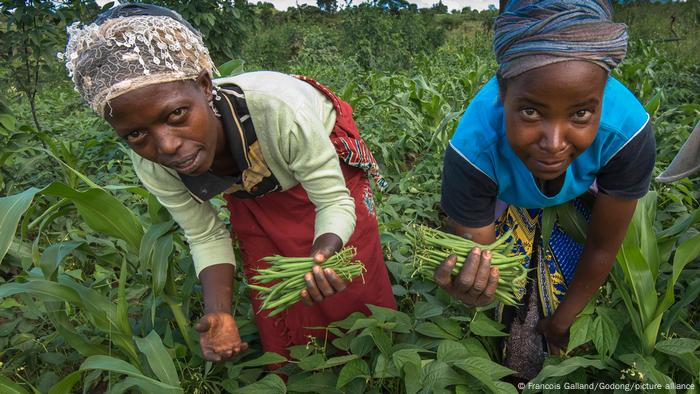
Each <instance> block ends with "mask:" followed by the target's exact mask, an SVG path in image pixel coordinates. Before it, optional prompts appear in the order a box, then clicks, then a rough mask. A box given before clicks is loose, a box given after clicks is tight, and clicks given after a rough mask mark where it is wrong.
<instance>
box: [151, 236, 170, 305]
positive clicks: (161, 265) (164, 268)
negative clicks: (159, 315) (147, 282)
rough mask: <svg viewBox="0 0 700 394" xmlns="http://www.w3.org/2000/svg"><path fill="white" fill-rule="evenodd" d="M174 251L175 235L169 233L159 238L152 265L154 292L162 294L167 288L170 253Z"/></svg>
mask: <svg viewBox="0 0 700 394" xmlns="http://www.w3.org/2000/svg"><path fill="white" fill-rule="evenodd" d="M172 252H173V235H172V234H167V235H164V236H162V237H160V238H158V242H156V246H155V250H154V251H153V260H152V265H151V275H152V278H153V292H154V294H155V295H156V296H158V295H160V294H161V293H162V292H163V289H164V288H165V282H166V281H167V279H168V270H169V268H170V254H171V253H172Z"/></svg>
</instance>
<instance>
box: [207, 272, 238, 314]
mask: <svg viewBox="0 0 700 394" xmlns="http://www.w3.org/2000/svg"><path fill="white" fill-rule="evenodd" d="M233 272H234V267H233V265H231V264H217V265H212V266H209V267H207V268H205V269H204V270H202V272H200V274H199V279H200V280H201V282H202V293H203V294H204V313H205V314H206V313H219V312H225V313H229V314H230V313H231V304H232V303H231V298H232V293H233V288H232V287H233Z"/></svg>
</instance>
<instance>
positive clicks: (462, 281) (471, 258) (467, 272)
mask: <svg viewBox="0 0 700 394" xmlns="http://www.w3.org/2000/svg"><path fill="white" fill-rule="evenodd" d="M480 263H481V249H479V248H474V249H472V251H471V252H469V255H468V256H467V259H466V260H465V261H464V265H463V266H462V269H461V270H460V271H459V274H458V275H457V278H455V281H454V290H455V291H456V292H458V293H469V295H470V296H472V297H473V296H474V295H475V294H474V293H472V292H470V290H471V289H472V286H474V282H475V281H476V275H477V272H478V271H479V265H480ZM484 285H485V283H484ZM484 287H485V286H484ZM481 290H483V288H482V289H481ZM479 293H481V292H478V293H476V296H478V295H479Z"/></svg>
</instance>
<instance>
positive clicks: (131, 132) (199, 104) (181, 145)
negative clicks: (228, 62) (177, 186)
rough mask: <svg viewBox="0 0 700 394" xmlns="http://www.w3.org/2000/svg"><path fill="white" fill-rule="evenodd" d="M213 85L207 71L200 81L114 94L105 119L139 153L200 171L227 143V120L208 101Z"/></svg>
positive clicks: (189, 171)
mask: <svg viewBox="0 0 700 394" xmlns="http://www.w3.org/2000/svg"><path fill="white" fill-rule="evenodd" d="M211 90H212V83H211V79H209V76H208V74H206V72H203V73H202V74H200V76H199V77H198V78H197V80H196V81H176V82H168V83H159V84H154V85H148V86H144V87H142V88H139V89H136V90H133V91H131V92H128V93H125V94H123V95H121V96H118V97H116V98H115V99H113V100H111V101H110V103H109V105H107V106H106V107H105V119H106V120H107V122H109V124H110V125H111V126H112V127H113V128H114V130H115V131H116V132H117V135H119V137H120V138H122V139H123V140H124V141H126V143H127V144H128V145H129V147H131V149H133V150H134V152H136V153H137V154H138V155H139V156H142V157H143V158H145V159H148V160H150V161H154V162H156V163H160V164H162V165H164V166H166V167H169V168H172V169H174V170H176V171H178V172H180V173H183V174H187V175H199V174H202V173H204V172H206V171H207V170H208V169H209V168H210V167H211V165H212V163H213V161H214V156H215V155H216V153H217V147H223V146H224V145H225V144H222V143H220V142H221V141H222V139H223V126H222V124H221V122H220V121H219V119H218V118H217V117H216V115H214V112H213V111H212V110H211V108H210V107H209V104H208V99H209V97H210V96H211ZM110 107H111V109H110ZM219 150H221V148H219Z"/></svg>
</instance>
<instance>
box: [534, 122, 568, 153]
mask: <svg viewBox="0 0 700 394" xmlns="http://www.w3.org/2000/svg"><path fill="white" fill-rule="evenodd" d="M543 126H544V128H543V130H542V136H541V138H540V143H539V145H540V148H541V149H542V150H543V151H545V152H547V153H551V154H557V153H559V152H561V151H563V150H565V149H566V145H567V142H566V128H567V125H566V124H564V123H562V122H548V123H545V124H544V125H543Z"/></svg>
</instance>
